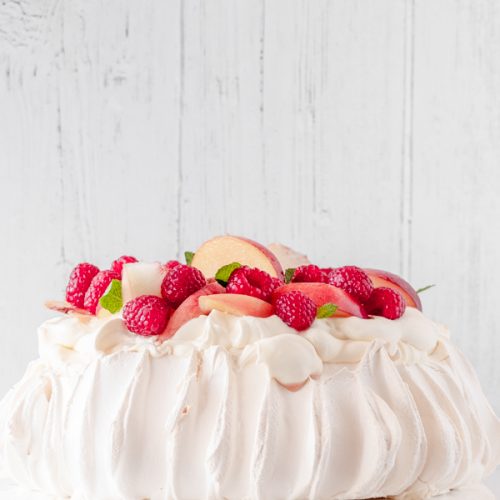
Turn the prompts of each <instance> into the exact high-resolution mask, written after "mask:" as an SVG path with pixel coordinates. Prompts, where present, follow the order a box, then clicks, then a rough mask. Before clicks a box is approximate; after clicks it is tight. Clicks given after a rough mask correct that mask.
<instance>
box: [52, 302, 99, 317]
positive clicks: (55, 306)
mask: <svg viewBox="0 0 500 500" xmlns="http://www.w3.org/2000/svg"><path fill="white" fill-rule="evenodd" d="M45 307H46V308H47V309H50V310H51V311H56V312H59V313H61V314H75V315H80V316H93V314H92V313H91V312H89V311H87V310H86V309H81V308H80V307H76V306H74V305H73V304H70V303H69V302H65V301H62V300H47V301H46V302H45Z"/></svg>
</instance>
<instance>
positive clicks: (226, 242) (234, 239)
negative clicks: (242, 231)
mask: <svg viewBox="0 0 500 500" xmlns="http://www.w3.org/2000/svg"><path fill="white" fill-rule="evenodd" d="M229 262H240V263H241V265H243V266H245V265H246V266H248V267H256V268H258V269H261V270H262V271H265V272H266V273H268V274H270V275H271V276H274V277H275V278H280V279H283V269H282V267H281V264H280V263H279V261H278V259H277V258H276V256H275V255H274V254H273V253H272V252H271V251H270V250H269V249H267V248H266V247H265V246H263V245H261V244H260V243H257V242H255V241H252V240H249V239H247V238H241V237H239V236H218V237H216V238H213V239H211V240H208V241H207V242H205V243H203V245H202V246H201V247H200V248H199V249H198V250H197V251H196V253H195V254H194V257H193V261H192V262H191V265H192V266H193V267H196V268H198V269H199V270H200V271H202V273H203V274H204V276H205V277H206V278H213V277H214V276H215V273H216V272H217V271H218V270H219V269H220V268H221V267H222V266H224V265H225V264H227V263H229Z"/></svg>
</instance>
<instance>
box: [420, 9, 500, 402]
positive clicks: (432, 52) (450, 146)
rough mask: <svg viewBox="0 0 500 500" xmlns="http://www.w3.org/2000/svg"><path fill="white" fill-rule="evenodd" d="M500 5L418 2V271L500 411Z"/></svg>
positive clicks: (430, 301) (432, 308) (431, 304)
mask: <svg viewBox="0 0 500 500" xmlns="http://www.w3.org/2000/svg"><path fill="white" fill-rule="evenodd" d="M499 7H500V6H499V5H498V4H497V3H496V2H490V1H488V0H483V1H472V0H470V1H464V2H453V1H444V0H443V1H439V2H424V1H419V0H417V2H416V18H415V27H416V32H415V94H414V99H415V103H414V106H413V107H414V118H413V120H414V141H413V142H414V146H413V162H414V196H413V198H414V203H413V205H414V206H413V226H412V227H413V231H412V232H413V235H412V241H413V252H412V262H411V265H412V276H414V281H415V282H418V283H422V284H426V283H437V284H438V286H437V287H436V288H435V289H433V290H432V291H429V292H427V294H428V296H427V297H426V299H425V300H426V303H427V304H426V305H427V311H428V312H429V313H430V314H431V315H432V316H434V317H435V318H436V319H440V320H442V321H443V322H446V323H448V324H449V325H450V326H451V327H452V334H453V339H454V340H455V341H456V342H457V343H458V344H459V345H460V346H461V347H462V349H463V350H464V351H465V352H466V353H467V355H468V356H469V358H470V359H471V360H472V362H473V364H474V366H475V368H476V369H477V370H478V372H479V376H480V378H481V380H482V381H483V384H484V385H485V389H486V391H487V393H488V395H489V396H490V398H491V400H492V401H493V403H494V405H495V407H496V409H497V410H499V409H500V398H499V395H498V391H496V389H495V388H496V387H497V385H498V384H497V383H495V384H493V383H491V381H498V380H500V365H499V363H498V352H499V349H500V341H499V340H498V331H499V329H500V321H499V319H498V314H497V304H498V300H499V299H500V295H499V292H498V290H500V263H499V259H498V256H497V254H498V252H497V245H498V242H499V241H500V224H499V222H498V221H499V220H500V204H499V203H498V194H497V192H498V189H499V188H500V170H499V168H500V165H499V158H500V142H499V140H498V139H499V137H500V113H499V110H500V50H499V47H500V31H499V29H498V27H499V26H500V8H499Z"/></svg>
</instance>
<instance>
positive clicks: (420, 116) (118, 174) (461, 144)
mask: <svg viewBox="0 0 500 500" xmlns="http://www.w3.org/2000/svg"><path fill="white" fill-rule="evenodd" d="M499 188H500V3H499V2H497V1H496V0H461V1H458V0H432V1H431V0H379V1H377V2H373V1H369V0H364V1H362V0H314V1H312V0H260V1H258V0H238V1H234V0H185V1H182V0H144V1H141V2H138V1H135V0H107V1H98V0H65V1H62V0H31V1H30V0H3V1H2V2H1V3H0V209H1V211H0V238H1V240H0V243H1V244H0V265H1V266H2V272H1V273H0V350H1V351H0V393H3V392H4V390H6V389H7V387H8V386H10V385H11V383H13V382H14V381H15V380H16V379H17V378H19V377H20V375H21V373H22V372H23V370H24V367H25V365H26V363H27V361H28V360H29V359H31V358H33V357H34V356H35V355H36V344H35V328H36V326H37V324H38V323H39V322H40V321H41V320H42V319H44V318H45V317H47V316H48V314H47V313H46V312H45V311H43V309H42V305H41V304H42V302H43V300H44V299H47V298H60V297H62V294H63V290H64V286H65V282H66V278H67V275H68V272H69V271H70V269H71V267H72V266H73V265H74V264H75V263H77V262H79V261H82V260H87V259H88V260H91V261H94V262H96V263H98V264H99V265H101V266H106V265H107V264H108V263H109V262H110V260H111V259H113V258H114V257H115V256H118V255H120V254H122V253H124V252H125V253H132V254H135V255H137V256H138V257H141V258H143V259H166V258H168V257H171V256H173V255H176V254H180V253H181V252H182V251H183V250H185V249H194V248H196V246H197V244H199V243H200V242H201V241H203V240H204V239H206V238H208V237H210V236H211V235H215V234H219V233H223V232H232V233H236V234H243V235H248V236H250V237H254V238H256V239H258V240H261V241H263V242H270V241H273V240H278V241H281V242H285V243H287V244H290V245H292V246H294V247H297V248H299V249H303V250H304V251H306V252H307V253H308V254H309V255H310V256H311V257H312V258H313V259H314V260H315V261H318V262H321V263H324V264H327V263H328V264H333V265H336V264H339V265H340V264H347V263H355V264H359V265H365V266H371V267H381V268H387V269H389V270H392V271H395V272H400V273H402V274H403V275H404V276H406V277H407V278H409V279H410V280H411V281H412V282H413V283H414V284H415V285H416V286H422V285H427V284H429V283H437V284H438V286H437V287H436V288H435V289H433V290H432V291H429V292H427V293H426V295H425V297H424V305H425V310H426V311H427V313H428V314H429V315H431V316H432V317H434V318H436V319H438V320H441V321H443V322H446V323H447V324H449V325H450V326H451V327H452V329H453V335H454V338H455V340H456V342H457V343H458V344H459V345H460V346H461V347H462V348H463V349H464V350H465V351H466V352H467V353H468V355H469V356H470V359H471V360H472V362H473V363H474V365H475V367H476V368H477V370H478V372H479V375H480V377H481V379H482V382H483V384H484V386H485V388H486V391H487V392H488V394H489V396H490V397H491V399H492V401H493V403H494V406H495V407H496V409H497V410H500V393H499V392H498V390H497V389H496V387H498V386H499V384H500V312H499V306H498V304H499V301H500V292H499V291H500V264H499V254H498V251H497V246H498V244H499V243H500V223H499V221H500V201H499V199H498V195H497V192H498V191H499Z"/></svg>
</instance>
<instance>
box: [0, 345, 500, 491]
mask: <svg viewBox="0 0 500 500" xmlns="http://www.w3.org/2000/svg"><path fill="white" fill-rule="evenodd" d="M446 349H447V351H448V357H447V358H446V359H444V360H435V359H432V357H429V358H428V359H425V360H423V361H421V362H418V363H413V364H405V363H400V362H396V361H394V360H393V359H391V357H390V355H389V352H388V350H387V345H386V343H384V342H383V341H382V340H380V339H377V340H373V341H371V342H370V343H369V346H368V348H367V350H366V352H365V354H364V355H363V357H362V359H361V361H359V362H358V363H353V364H339V363H325V364H324V366H323V371H322V374H321V375H319V376H318V377H317V378H316V379H310V380H309V381H308V382H307V383H306V384H305V386H304V387H303V388H302V389H300V390H298V391H296V392H290V391H288V390H287V389H285V388H284V387H283V386H282V385H280V384H279V383H278V382H277V381H276V380H275V379H274V378H272V377H270V376H269V371H268V368H267V366H266V364H265V363H248V364H244V365H243V366H236V365H235V360H234V356H232V355H231V354H230V353H229V351H228V350H227V349H226V348H225V347H222V346H220V345H213V346H210V347H207V348H206V349H203V350H200V351H198V350H192V351H191V352H190V353H186V355H177V354H173V353H172V354H168V353H166V354H164V355H162V356H158V355H155V354H154V353H152V352H151V351H150V350H148V349H144V350H138V351H123V350H120V351H117V352H114V353H112V354H109V355H105V356H101V357H96V358H95V359H93V360H92V361H90V362H89V363H88V364H83V365H78V366H79V367H78V368H76V367H75V366H72V365H67V366H66V367H64V366H63V367H61V366H54V365H53V364H51V363H48V362H47V361H46V360H38V361H35V362H33V363H32V364H31V365H30V366H29V368H28V370H27V373H26V374H25V376H24V378H23V379H22V380H21V381H20V382H19V383H18V384H17V385H16V386H15V387H14V388H13V389H12V390H11V391H10V392H9V393H8V395H7V396H6V397H5V398H4V400H3V401H2V402H1V405H0V457H1V459H0V460H2V461H3V466H4V468H5V469H6V470H7V471H8V473H9V474H10V475H11V476H12V477H13V478H14V479H15V480H16V481H17V482H19V483H20V484H22V485H24V486H26V487H28V488H32V489H35V490H41V491H43V492H46V493H49V494H52V495H56V496H57V497H64V496H71V497H72V498H74V499H78V500H84V499H85V500H105V499H106V500H109V499H137V500H140V499H145V498H147V499H150V500H160V499H161V500H165V499H205V498H207V499H208V498H212V499H219V498H227V499H265V500H270V499H285V498H286V499H303V498H310V499H334V498H335V499H351V500H352V499H361V498H370V497H383V496H388V495H391V496H397V495H401V498H426V497H428V496H431V495H434V494H438V493H441V492H446V491H448V490H450V489H455V488H460V487H462V486H464V485H467V484H473V483H476V482H479V481H481V480H482V478H483V477H484V476H485V475H486V474H488V473H490V472H491V471H492V470H493V468H494V467H495V466H496V465H497V464H498V463H499V461H500V422H499V420H498V419H497V417H496V416H495V415H494V413H493V411H492V410H491V408H490V406H489V404H488V402H487V400H486V399H485V397H484V395H483V393H482V391H481V388H480V386H479V383H478V381H477V378H476V376H475V374H474V371H473V370H472V368H471V367H470V365H469V363H468V362H467V360H466V359H465V358H464V357H463V356H462V355H461V354H460V353H459V352H458V351H457V350H456V349H454V348H453V347H452V346H451V345H449V344H448V343H447V344H446Z"/></svg>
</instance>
